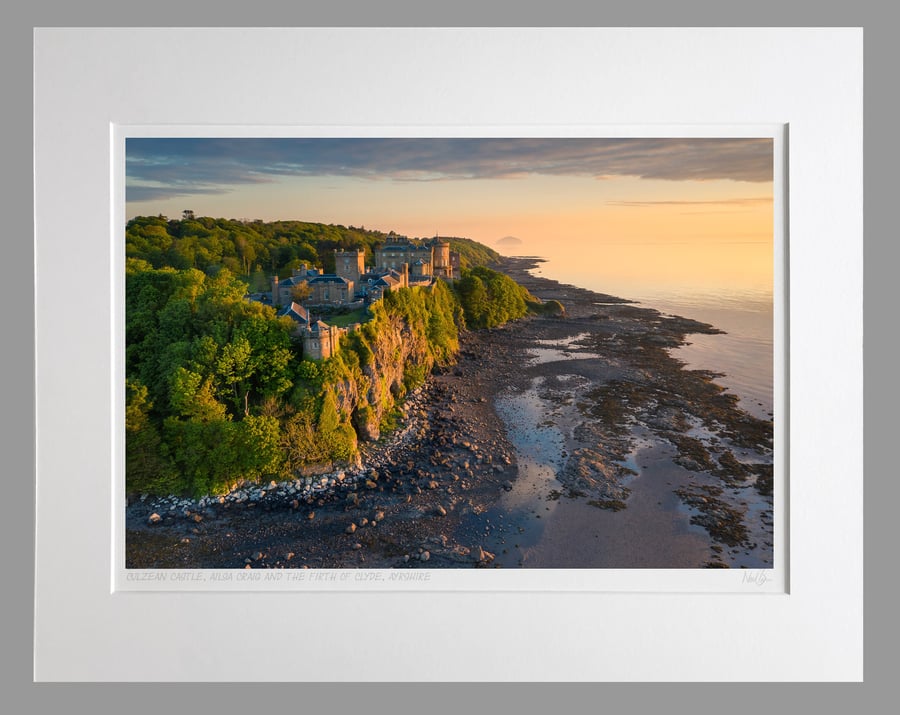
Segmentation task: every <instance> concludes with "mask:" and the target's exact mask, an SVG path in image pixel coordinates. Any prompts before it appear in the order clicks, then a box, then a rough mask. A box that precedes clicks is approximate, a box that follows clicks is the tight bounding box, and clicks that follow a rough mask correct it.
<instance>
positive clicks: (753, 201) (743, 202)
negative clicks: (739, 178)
mask: <svg viewBox="0 0 900 715" xmlns="http://www.w3.org/2000/svg"><path fill="white" fill-rule="evenodd" d="M606 203H607V204H609V205H610V206H633V207H635V208H645V207H647V206H756V205H759V204H771V203H772V199H771V197H768V196H761V197H752V198H736V199H713V200H710V201H680V200H666V201H607V202H606Z"/></svg>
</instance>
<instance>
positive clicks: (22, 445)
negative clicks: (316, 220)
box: [0, 0, 898, 713]
mask: <svg viewBox="0 0 900 715" xmlns="http://www.w3.org/2000/svg"><path fill="white" fill-rule="evenodd" d="M580 5H582V3H580V2H578V0H572V1H570V0H557V1H556V2H554V3H545V2H517V3H512V2H504V3H491V2H487V1H486V0H481V2H474V1H470V0H456V1H455V2H454V3H452V4H451V3H440V4H435V5H434V6H432V5H430V4H427V3H424V2H421V0H418V1H416V0H411V1H403V0H385V1H382V2H379V3H367V4H362V3H352V2H344V1H342V0H332V1H331V2H329V3H328V4H322V3H319V2H315V3H313V2H298V3H296V4H295V5H294V6H292V7H285V6H284V5H283V2H276V1H270V0H255V1H254V2H253V3H247V2H231V1H229V2H224V1H223V2H216V3H212V2H204V3H190V2H185V0H181V1H180V2H178V1H175V0H154V2H153V3H147V4H144V5H141V6H137V7H124V6H123V4H121V3H119V2H108V1H107V2H103V1H99V0H82V1H81V2H79V3H70V4H65V5H63V4H62V3H59V4H58V6H57V3H51V2H40V1H34V2H31V3H28V4H27V5H26V3H24V2H18V3H15V4H14V5H13V6H12V7H4V8H3V10H0V28H2V29H0V32H2V42H0V53H2V55H0V56H2V63H0V67H2V70H0V71H2V73H3V83H2V87H3V90H4V91H3V94H4V97H3V105H4V108H5V109H4V112H3V114H2V117H3V129H4V131H3V133H2V142H3V153H2V157H3V159H2V167H3V189H4V190H3V191H2V192H0V201H2V206H3V209H4V211H3V216H4V222H3V228H4V229H5V230H4V232H3V234H2V244H0V245H2V251H3V252H2V256H3V260H2V265H3V266H4V267H5V269H6V270H4V271H3V280H2V281H0V291H2V297H3V300H2V310H3V318H4V320H3V323H2V326H3V329H4V331H5V332H6V333H7V336H5V337H6V339H5V340H4V343H5V350H4V351H3V358H2V365H3V371H2V374H3V376H4V380H3V386H4V390H3V392H2V393H0V394H2V395H3V397H4V398H5V399H3V406H4V408H5V409H4V410H3V414H4V417H5V419H4V428H3V429H2V430H0V434H2V450H3V451H2V458H3V461H2V464H3V465H4V469H3V470H2V473H3V479H2V481H0V495H2V500H0V504H2V505H3V507H5V508H3V510H2V512H0V529H2V532H0V533H2V537H3V539H2V542H0V545H2V546H0V548H2V552H0V553H2V554H3V556H4V557H5V558H3V565H4V567H5V568H4V576H3V581H2V584H3V585H2V602H3V607H2V608H0V613H2V619H3V622H2V631H0V632H2V639H0V640H2V643H3V647H2V652H3V656H4V667H3V668H2V669H0V682H2V693H3V697H4V702H10V703H15V705H13V706H12V709H11V711H12V712H30V711H37V710H41V711H43V712H59V711H63V710H72V709H76V710H78V711H81V710H82V708H84V709H86V710H87V711H92V712H129V713H142V712H160V711H162V712H173V711H174V712H182V711H192V710H199V709H201V708H202V710H203V711H204V712H212V713H231V712H246V711H249V710H251V709H253V710H256V711H258V710H259V709H260V708H261V707H269V708H273V709H274V708H284V709H285V710H287V709H290V710H299V709H302V710H308V709H310V708H316V709H320V710H324V711H326V712H330V711H333V710H338V709H339V710H341V711H353V710H359V709H363V708H364V709H365V710H367V711H371V710H373V709H378V710H380V709H382V708H383V709H389V710H400V711H423V710H428V711H435V712H443V711H448V712H449V711H458V710H465V709H471V708H475V707H477V708H478V709H479V710H482V708H484V709H488V708H489V709H490V710H494V709H496V708H500V707H502V708H503V710H510V711H516V710H520V709H521V708H522V707H527V708H528V710H529V711H531V710H532V709H534V710H545V709H551V708H552V709H559V708H560V707H562V708H565V709H566V710H569V709H575V708H576V707H577V706H589V707H590V706H593V707H595V708H601V707H603V708H604V709H606V708H615V709H619V708H627V709H628V710H629V711H637V712H643V711H651V710H656V711H669V710H670V709H672V708H677V709H679V710H680V709H682V708H686V709H687V708H689V709H691V710H693V711H698V712H713V711H721V710H722V709H723V707H724V708H726V709H727V710H729V711H731V712H738V713H740V712H754V713H759V712H765V711H768V710H783V709H786V708H787V707H791V708H794V707H796V708H801V707H802V708H803V709H804V710H807V709H810V710H813V711H818V712H846V711H848V710H851V709H852V710H854V711H859V710H862V711H863V712H866V711H868V710H870V709H874V708H875V707H876V702H877V701H878V699H880V697H883V696H885V695H886V694H887V692H888V691H887V688H888V684H889V682H890V680H889V678H891V677H892V676H893V675H894V672H893V671H894V667H893V663H894V662H895V657H894V654H893V644H894V643H895V636H896V631H897V629H896V623H897V620H898V619H897V618H896V616H895V615H894V614H893V613H892V611H891V610H890V607H891V605H892V601H893V589H892V581H893V579H892V571H893V568H894V567H895V564H896V557H895V555H894V553H893V546H894V542H895V540H896V539H895V538H891V537H892V536H893V532H894V529H893V523H892V522H893V519H892V517H893V511H894V509H893V504H894V503H895V500H894V497H895V496H896V479H895V476H896V472H897V470H896V468H892V466H893V465H891V464H890V463H889V462H888V458H889V456H892V455H889V447H888V445H890V444H891V440H892V438H894V437H893V432H894V428H895V424H896V418H895V417H894V405H895V400H896V396H897V395H896V379H893V376H892V374H891V372H890V371H889V362H892V360H891V358H892V357H893V356H892V354H891V352H892V351H891V349H890V348H891V346H892V345H893V344H894V340H893V337H894V336H893V335H892V333H893V332H894V327H895V326H896V323H897V320H896V318H895V317H893V312H894V311H893V308H894V307H895V306H896V305H897V303H898V301H897V299H896V298H895V297H894V296H893V295H892V292H891V287H892V286H891V282H890V278H892V277H893V276H892V275H890V274H892V273H893V272H894V266H895V265H896V263H895V262H896V248H895V244H894V240H893V239H894V237H895V230H894V226H893V222H892V219H893V215H892V213H889V209H888V206H889V201H891V200H893V201H896V199H895V198H894V196H893V194H894V193H895V189H894V187H895V185H896V182H895V180H894V176H893V174H894V169H895V167H896V166H897V161H898V156H897V154H898V152H897V140H896V134H895V129H894V127H895V126H896V124H897V122H896V120H897V109H896V106H895V102H894V95H895V94H896V91H895V87H896V67H897V66H898V58H897V51H896V44H897V43H896V38H895V35H896V24H895V20H896V18H894V17H893V15H894V14H896V13H892V12H891V10H890V8H889V6H888V5H887V4H886V3H883V2H878V0H862V1H860V0H858V1H857V2H855V3H853V4H849V3H846V2H816V3H814V2H802V3H800V2H793V3H791V4H789V5H788V4H787V3H784V2H783V0H782V2H770V1H768V0H756V1H755V2H753V3H742V4H741V5H740V6H736V5H729V4H727V3H721V2H715V1H710V2H702V1H699V0H697V1H692V0H682V1H681V2H679V3H668V2H664V1H662V0H655V1H654V2H646V1H642V0H632V2H630V3H629V4H628V5H627V7H626V6H624V5H620V4H615V5H610V6H609V7H606V6H604V5H602V4H601V5H596V6H593V7H584V6H580ZM140 25H146V26H179V25H182V26H229V25H230V26H264V27H265V26H344V25H353V26H410V27H417V26H419V27H421V26H535V27H544V26H635V27H637V26H710V27H720V26H787V27H790V26H800V27H806V26H851V27H860V26H861V27H864V28H865V63H866V79H865V96H866V119H865V132H866V135H865V143H866V156H865V160H866V170H865V181H866V183H865V191H866V242H865V282H866V287H865V306H866V308H865V310H866V313H865V324H864V326H865V336H866V337H865V352H866V361H865V364H866V372H867V375H866V380H865V384H866V388H865V400H866V405H865V417H866V439H865V445H866V448H865V449H866V454H865V466H866V473H867V476H868V480H867V484H866V487H867V489H866V531H865V537H866V546H867V549H866V551H867V554H866V567H867V568H866V584H865V592H866V599H865V606H866V616H867V617H866V634H865V635H866V661H865V679H866V682H865V684H863V685H846V684H836V685H817V686H812V685H798V684H786V685H771V684H760V685H746V684H739V685H702V684H696V685H694V684H691V685H682V684H653V685H616V684H607V685H540V686H538V685H517V686H511V685H500V686H494V685H459V686H454V685H440V686H424V685H410V684H403V685H398V684H385V685H365V686H363V685H324V684H323V685H309V684H307V685H294V684H284V685H274V686H273V685H256V684H233V685H217V686H204V685H200V684H196V685H162V684H136V685H99V684H98V685H46V684H44V685H39V686H38V685H34V684H32V682H31V680H32V657H31V655H32V652H33V648H32V612H33V605H32V603H33V588H32V583H33V529H34V509H33V504H34V489H33V469H34V460H33V444H34V429H33V424H34V409H33V361H34V352H33V318H34V316H33V310H32V300H31V296H32V291H33V238H32V237H33V223H32V208H31V207H32V206H33V191H32V182H31V176H32V152H31V146H30V142H29V141H28V137H30V136H31V135H32V124H31V120H32V112H31V107H32V72H31V69H32V62H31V57H32V28H33V27H35V26H60V27H67V26H73V27H79V26H140ZM798 91H802V88H798ZM72 220H73V221H77V220H78V217H77V216H73V217H72ZM71 289H72V290H77V277H73V283H72V286H71ZM839 299H840V294H839V287H834V289H833V290H830V291H828V292H827V293H826V295H824V296H823V301H825V300H839ZM839 338H840V331H839V329H836V330H835V333H834V334H833V335H829V336H823V346H824V345H825V343H826V341H827V340H831V339H839ZM60 349H63V350H64V349H65V346H60ZM10 395H11V399H10ZM860 459H863V455H860ZM837 527H839V525H837ZM839 568H840V564H835V569H836V570H837V569H839ZM435 675H436V677H440V674H439V673H436V674H435ZM501 703H502V704H501Z"/></svg>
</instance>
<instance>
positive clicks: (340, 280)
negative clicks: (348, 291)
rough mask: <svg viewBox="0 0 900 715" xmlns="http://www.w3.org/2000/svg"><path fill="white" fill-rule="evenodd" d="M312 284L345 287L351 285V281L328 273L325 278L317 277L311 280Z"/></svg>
mask: <svg viewBox="0 0 900 715" xmlns="http://www.w3.org/2000/svg"><path fill="white" fill-rule="evenodd" d="M309 282H310V284H313V283H342V284H344V285H350V281H348V280H347V279H346V278H343V277H342V276H336V275H334V274H333V273H326V274H325V275H323V276H316V277H315V278H310V280H309Z"/></svg>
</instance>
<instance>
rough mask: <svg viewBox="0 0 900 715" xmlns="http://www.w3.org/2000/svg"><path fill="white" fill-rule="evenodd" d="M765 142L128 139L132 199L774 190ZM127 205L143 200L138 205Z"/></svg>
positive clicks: (770, 156)
mask: <svg viewBox="0 0 900 715" xmlns="http://www.w3.org/2000/svg"><path fill="white" fill-rule="evenodd" d="M772 161H773V144H772V140H771V139H727V138H722V139H720V138H705V139H577V138H565V139H560V138H539V139H535V138H527V139H483V138H482V139H479V138H431V139H429V138H415V139H368V138H367V139H353V138H350V139H327V138H326V139H288V138H259V139H256V138H164V139H154V138H129V139H127V140H126V177H127V183H128V186H129V188H130V187H132V186H140V185H143V186H145V187H148V189H146V190H144V191H138V192H137V193H135V194H133V195H134V196H138V197H143V196H150V195H151V192H150V191H149V187H155V188H157V189H158V190H159V193H158V195H157V196H156V197H157V198H158V197H159V196H163V195H166V190H167V189H168V190H169V194H168V195H171V196H177V195H185V194H188V193H191V192H192V191H193V193H221V192H223V191H227V190H229V188H230V187H236V186H239V185H243V184H256V183H263V182H270V181H275V180H277V179H278V178H279V177H286V176H301V177H303V176H308V177H314V176H329V177H335V176H338V177H340V176H344V177H356V178H364V179H386V180H387V179H389V180H395V181H442V180H470V179H512V178H518V177H522V176H528V175H535V174H542V175H552V176H585V177H594V178H597V179H605V178H610V177H614V176H634V177H641V178H645V179H663V180H670V181H687V180H692V181H710V180H716V179H731V180H734V181H747V182H762V181H771V180H772ZM129 200H132V199H129ZM133 200H146V199H143V198H136V199H133Z"/></svg>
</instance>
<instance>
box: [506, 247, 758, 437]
mask: <svg viewBox="0 0 900 715" xmlns="http://www.w3.org/2000/svg"><path fill="white" fill-rule="evenodd" d="M535 248H537V247H535V246H529V245H528V244H522V245H521V246H519V247H516V248H515V249H513V250H510V249H509V248H506V249H504V250H503V251H502V252H503V253H505V254H506V255H518V256H536V257H540V258H542V259H544V262H543V263H540V264H539V265H538V267H537V268H535V269H534V271H533V272H534V274H535V275H540V276H543V277H546V278H551V279H553V280H556V281H559V282H561V283H568V284H571V285H575V286H579V287H581V288H588V289H590V290H593V291H596V292H598V293H604V294H607V295H612V296H615V297H618V298H624V299H627V300H632V301H635V302H637V303H638V304H639V305H641V306H642V307H647V308H654V309H656V310H659V311H660V312H662V313H665V314H670V315H680V316H682V317H685V318H692V319H694V320H699V321H701V322H704V323H709V324H711V325H713V326H714V327H716V328H718V329H720V330H723V331H725V332H724V334H717V335H702V334H692V335H689V336H688V337H687V344H686V345H684V346H682V347H679V348H675V349H672V351H671V354H672V356H673V357H675V358H677V359H679V360H681V361H683V362H684V363H685V365H686V367H687V368H689V369H702V370H710V371H712V372H716V373H719V374H721V377H718V378H716V382H717V383H718V384H719V385H721V386H722V387H724V388H726V389H727V390H729V391H731V392H732V393H733V394H735V395H737V396H738V398H739V400H740V406H741V408H742V409H744V410H745V411H746V412H748V413H750V414H752V415H754V416H755V417H759V418H761V419H773V410H774V405H773V402H774V401H773V394H774V393H773V389H774V373H775V362H774V349H775V340H774V300H773V298H774V290H773V275H774V260H773V247H772V242H728V241H722V242H710V241H703V242H699V241H698V242H696V243H691V242H679V243H668V242H665V241H659V242H642V243H629V242H624V241H623V242H605V243H599V242H598V243H591V242H589V243H587V244H585V242H580V243H579V242H575V241H565V240H559V241H554V242H543V243H542V244H541V245H540V247H539V248H538V250H535Z"/></svg>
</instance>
